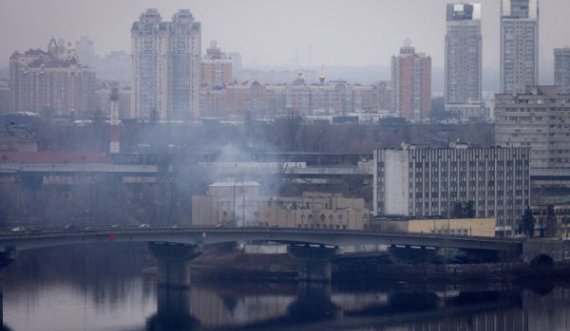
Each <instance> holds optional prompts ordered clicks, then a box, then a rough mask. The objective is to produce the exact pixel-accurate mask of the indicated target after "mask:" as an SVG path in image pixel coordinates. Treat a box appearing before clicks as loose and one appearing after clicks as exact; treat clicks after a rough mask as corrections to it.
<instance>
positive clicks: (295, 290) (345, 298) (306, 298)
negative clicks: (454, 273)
mask: <svg viewBox="0 0 570 331" xmlns="http://www.w3.org/2000/svg"><path fill="white" fill-rule="evenodd" d="M139 248H141V247H138V248H132V249H131V248H129V249H126V250H124V251H116V250H113V253H112V254H110V255H109V254H108V253H110V251H107V252H105V251H102V252H101V251H97V249H95V251H89V252H84V253H87V255H88V258H87V260H88V261H85V260H81V259H77V260H73V259H71V260H69V261H68V262H67V265H64V264H65V263H60V262H58V261H55V260H53V261H51V260H50V259H51V258H55V257H56V256H58V254H55V253H54V254H53V256H52V255H51V253H50V252H46V253H47V254H45V255H43V257H44V259H42V261H44V263H38V261H39V260H38V259H39V258H38V257H37V256H32V255H30V256H20V257H19V259H18V261H17V263H15V264H14V265H12V266H10V267H9V268H8V269H6V270H5V273H6V277H5V278H4V280H3V283H4V293H3V294H4V297H3V307H0V308H3V310H0V313H3V314H2V315H0V316H2V317H3V321H4V322H5V323H4V326H3V329H0V330H10V329H9V328H12V329H13V330H149V331H150V330H152V331H157V330H192V331H195V330H325V329H335V330H346V331H348V330H410V331H411V330H470V331H473V330H474V331H487V330H489V331H499V330H505V331H506V330H530V331H539V330H540V331H542V330H568V329H570V288H568V287H566V286H560V285H558V286H553V285H552V284H548V283H540V284H535V285H536V286H535V288H521V287H512V286H506V285H501V284H499V285H497V284H486V285H480V284H478V285H471V286H438V285H433V284H424V285H421V286H420V285H412V284H406V283H400V284H366V285H365V286H357V285H356V284H343V285H333V286H332V287H331V286H330V285H314V284H303V283H300V284H297V283H255V284H253V283H230V282H228V283H217V284H213V283H194V284H192V285H191V286H190V287H186V288H184V287H176V288H169V287H163V286H157V285H156V281H155V280H154V278H153V277H152V274H153V273H152V272H148V273H145V270H150V269H152V268H149V265H148V264H147V263H146V261H145V259H144V258H140V256H138V255H140V252H141V251H139ZM142 251H143V252H144V247H142ZM117 252H120V253H121V254H116V253H117ZM131 254H136V255H137V256H134V255H131ZM63 255H64V256H65V254H63ZM50 256H51V257H50ZM30 270H34V271H35V273H33V274H30V273H29V271H30ZM145 274H147V275H149V276H145ZM0 293H1V292H0Z"/></svg>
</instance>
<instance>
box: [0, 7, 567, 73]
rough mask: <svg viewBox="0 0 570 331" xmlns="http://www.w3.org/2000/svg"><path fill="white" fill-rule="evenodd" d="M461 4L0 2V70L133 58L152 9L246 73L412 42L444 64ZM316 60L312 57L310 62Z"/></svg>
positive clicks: (547, 29) (343, 61) (330, 61)
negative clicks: (53, 45)
mask: <svg viewBox="0 0 570 331" xmlns="http://www.w3.org/2000/svg"><path fill="white" fill-rule="evenodd" d="M448 2H453V0H447V1H446V0H185V1H180V0H161V1H156V0H93V1H85V0H0V64H4V65H6V64H7V63H8V57H9V55H10V54H11V53H12V52H13V51H14V50H19V51H23V50H26V49H28V48H45V47H46V46H47V44H48V41H49V39H50V37H52V36H55V37H57V38H64V39H66V40H71V41H75V40H76V39H78V38H79V37H80V36H82V35H86V36H89V37H90V38H91V39H93V40H94V41H95V47H96V52H97V53H98V54H100V55H103V54H105V53H107V52H109V51H111V50H126V51H129V49H130V27H131V24H132V22H133V21H135V20H136V19H138V17H139V15H140V14H141V13H142V12H143V11H144V10H145V9H146V8H150V7H154V8H157V9H158V10H159V12H160V13H161V15H162V17H163V20H170V18H171V16H172V14H173V13H174V12H176V11H177V10H178V9H180V8H188V9H190V10H191V12H192V13H193V15H194V17H195V19H196V20H197V21H199V22H201V23H202V48H203V49H205V48H206V47H207V45H208V43H209V41H210V40H212V39H216V40H217V41H218V45H219V46H220V47H221V48H222V49H223V50H224V51H238V52H240V53H241V54H242V57H243V62H244V64H245V65H261V66H266V65H295V66H297V65H300V66H305V67H306V66H307V65H308V63H309V58H310V61H311V64H312V65H313V66H315V67H319V66H321V65H323V66H331V65H359V66H360V65H389V64H390V57H391V56H392V55H393V54H395V53H396V52H398V49H399V47H400V46H401V45H402V43H403V41H404V39H406V38H410V39H411V40H412V43H413V44H414V45H415V46H416V49H417V50H418V51H421V52H425V53H428V54H430V55H431V56H432V58H433V63H434V65H435V66H441V65H442V64H443V48H444V34H445V16H444V14H445V4H446V3H448ZM481 2H482V6H483V23H482V24H483V48H484V65H485V66H487V67H498V62H499V2H500V1H499V0H482V1H481ZM540 11H541V13H540V20H541V22H540V61H541V63H543V64H545V65H547V66H550V65H551V63H552V59H553V55H552V49H553V48H554V47H560V46H568V45H570V0H541V2H540ZM309 54H311V56H309Z"/></svg>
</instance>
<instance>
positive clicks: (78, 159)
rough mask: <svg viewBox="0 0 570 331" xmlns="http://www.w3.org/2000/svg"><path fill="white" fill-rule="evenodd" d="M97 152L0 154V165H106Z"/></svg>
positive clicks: (104, 159)
mask: <svg viewBox="0 0 570 331" xmlns="http://www.w3.org/2000/svg"><path fill="white" fill-rule="evenodd" d="M107 162H109V159H108V158H107V156H106V155H105V154H103V153H99V152H45V151H44V152H2V151H0V163H107Z"/></svg>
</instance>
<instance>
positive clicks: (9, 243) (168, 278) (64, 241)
mask: <svg viewBox="0 0 570 331" xmlns="http://www.w3.org/2000/svg"><path fill="white" fill-rule="evenodd" d="M13 230H18V231H2V232H0V257H3V259H4V263H3V264H7V263H8V262H7V261H8V260H9V259H12V258H13V256H14V254H13V253H15V252H18V251H25V250H31V249H41V248H44V247H49V246H61V245H73V244H87V243H110V242H148V243H150V251H151V252H152V253H153V254H154V255H155V257H157V259H158V261H159V279H162V280H163V281H164V282H165V283H173V282H174V283H178V282H179V283H185V282H186V279H188V277H189V275H188V274H187V271H185V268H184V265H185V263H186V262H185V261H186V260H190V259H192V258H194V257H196V256H198V255H199V254H200V252H201V247H203V246H205V245H212V244H219V243H227V242H236V241H257V242H277V243H283V244H287V245H288V250H287V251H288V253H289V254H290V255H291V256H293V257H294V258H296V259H297V260H298V261H300V262H301V263H300V268H299V270H298V271H299V273H298V277H299V279H302V280H308V281H330V279H331V261H332V259H333V258H334V257H335V256H336V255H337V253H338V248H339V247H341V246H352V245H356V246H360V245H387V246H391V247H399V248H415V249H438V248H450V249H461V250H468V251H486V252H489V251H494V252H500V253H505V254H504V256H511V257H517V258H519V257H520V258H522V259H523V260H524V261H527V262H528V261H531V260H532V259H534V258H535V257H536V256H547V257H548V258H550V259H551V261H554V260H565V259H568V258H569V257H568V255H569V254H566V249H567V247H566V246H567V245H562V246H560V245H558V243H555V244H554V246H553V244H552V242H548V243H540V244H533V245H525V241H523V240H521V239H504V238H489V237H470V236H449V235H433V234H429V235H426V234H408V233H386V232H375V231H363V230H325V229H297V228H278V227H244V228H237V227H231V228H224V227H221V228H220V227H197V226H184V227H182V226H181V227H177V226H173V227H168V226H152V227H150V226H149V227H135V226H121V227H110V226H106V227H105V226H97V227H85V228H82V229H79V228H74V227H73V228H68V229H65V228H42V229H30V230H25V229H21V228H20V229H19V228H15V229H13ZM529 247H530V248H529ZM569 251H570V250H569ZM161 261H162V262H161ZM0 264H1V263H0ZM161 266H162V267H161ZM160 270H163V271H164V273H161V271H160Z"/></svg>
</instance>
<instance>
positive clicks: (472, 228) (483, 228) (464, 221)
mask: <svg viewBox="0 0 570 331" xmlns="http://www.w3.org/2000/svg"><path fill="white" fill-rule="evenodd" d="M370 225H371V228H372V229H375V230H379V231H383V232H402V233H423V234H448V235H455V236H475V237H494V236H495V226H496V220H495V218H493V217H485V218H429V219H426V218H410V217H380V218H374V219H372V220H371V223H370Z"/></svg>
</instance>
